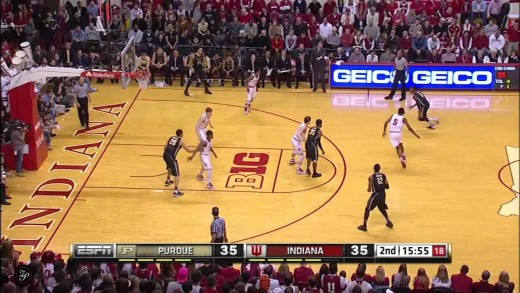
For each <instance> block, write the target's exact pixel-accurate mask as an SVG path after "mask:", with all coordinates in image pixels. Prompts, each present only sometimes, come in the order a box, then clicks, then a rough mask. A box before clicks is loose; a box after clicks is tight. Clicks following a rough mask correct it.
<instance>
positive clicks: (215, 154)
mask: <svg viewBox="0 0 520 293" xmlns="http://www.w3.org/2000/svg"><path fill="white" fill-rule="evenodd" d="M211 152H212V153H213V155H214V156H215V159H216V158H217V153H215V151H214V150H213V148H211Z"/></svg>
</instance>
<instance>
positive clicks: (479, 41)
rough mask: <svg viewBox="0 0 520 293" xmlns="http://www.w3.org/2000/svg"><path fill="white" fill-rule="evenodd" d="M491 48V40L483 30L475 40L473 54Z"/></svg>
mask: <svg viewBox="0 0 520 293" xmlns="http://www.w3.org/2000/svg"><path fill="white" fill-rule="evenodd" d="M487 48H489V38H488V37H486V34H485V33H484V31H483V30H481V31H480V33H479V34H478V35H477V36H476V37H474V38H473V53H474V54H475V52H477V51H480V50H483V49H487Z"/></svg>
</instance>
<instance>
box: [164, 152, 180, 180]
mask: <svg viewBox="0 0 520 293" xmlns="http://www.w3.org/2000/svg"><path fill="white" fill-rule="evenodd" d="M163 159H164V162H165V163H166V169H167V170H170V171H171V172H172V175H173V176H179V175H180V171H179V163H178V162H177V159H175V158H174V157H173V156H172V155H170V154H168V153H164V154H163Z"/></svg>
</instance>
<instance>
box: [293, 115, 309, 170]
mask: <svg viewBox="0 0 520 293" xmlns="http://www.w3.org/2000/svg"><path fill="white" fill-rule="evenodd" d="M310 123H311V116H305V118H304V119H303V123H302V124H300V126H298V129H297V130H296V133H295V134H294V135H293V137H292V138H291V143H292V145H293V152H292V154H291V161H290V162H289V165H290V166H292V165H294V164H296V163H297V164H298V168H297V169H296V173H297V174H300V175H303V174H305V172H303V169H302V163H303V159H304V153H303V143H304V142H305V136H306V133H307V127H308V126H309V124H310ZM296 156H299V157H300V158H299V159H298V162H296V160H295V159H294V158H295V157H296ZM307 169H309V167H307Z"/></svg>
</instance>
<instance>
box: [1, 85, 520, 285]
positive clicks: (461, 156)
mask: <svg viewBox="0 0 520 293" xmlns="http://www.w3.org/2000/svg"><path fill="white" fill-rule="evenodd" d="M99 89H100V91H99V92H97V93H94V94H93V95H92V97H93V103H92V108H91V129H90V130H88V131H84V130H79V128H78V127H79V122H78V119H77V115H76V111H75V110H74V111H71V113H70V114H68V115H65V116H62V117H60V118H59V121H60V124H61V130H59V131H57V134H58V136H57V137H56V138H55V140H54V141H53V145H54V150H53V151H52V152H50V154H49V157H48V159H47V161H46V162H45V164H44V165H43V167H42V168H41V169H40V170H39V171H37V172H30V173H29V174H28V176H27V177H25V178H17V177H9V178H8V180H9V183H8V185H9V193H10V194H11V195H12V196H13V199H12V201H11V202H12V203H13V205H12V206H8V207H4V208H3V209H4V211H3V215H2V216H3V219H2V220H3V221H2V232H3V235H5V236H7V237H9V238H11V239H13V240H16V242H15V244H18V245H17V249H20V250H22V252H23V254H22V259H24V260H26V259H27V258H28V255H29V253H30V251H31V250H37V251H42V250H44V249H52V250H54V251H57V252H61V253H63V254H65V255H66V254H67V253H68V252H69V246H70V244H71V243H74V242H77V243H80V242H87V243H88V242H134V243H138V242H143V243H153V242H158V243H167V242H169V243H182V242H186V243H189V242H208V241H209V224H210V222H211V214H210V209H211V207H213V206H219V207H220V208H221V213H222V216H223V217H225V219H226V221H227V226H228V235H229V238H230V241H234V242H237V241H238V242H248V243H255V242H256V243H274V242H281V243H291V242H293V243H304V242H307V243H313V242H314V243H329V242H330V243H384V242H412V243H413V242H417V243H421V242H422V243H429V242H450V243H452V244H453V246H452V249H453V264H451V265H450V266H448V269H449V273H450V274H451V273H456V272H457V271H458V269H459V268H460V265H462V264H468V265H469V266H470V269H471V273H470V274H471V275H472V276H473V277H475V278H476V277H477V276H479V275H480V272H481V271H482V270H483V269H489V270H491V272H492V279H493V281H496V278H497V277H498V273H499V272H500V271H502V270H506V271H508V272H509V273H510V275H511V278H512V280H513V281H514V282H518V280H519V279H520V278H519V270H518V263H519V256H518V255H519V242H518V238H519V237H518V236H519V235H518V233H519V232H518V231H519V218H518V213H519V211H518V209H519V201H518V196H519V195H518V192H519V184H520V183H519V174H518V170H519V161H518V160H519V155H518V153H519V149H518V147H519V145H518V141H519V137H518V135H519V125H518V120H519V110H518V109H519V99H518V93H507V92H506V93H495V92H482V93H468V92H464V93H457V92H446V91H444V92H425V94H426V95H427V97H429V98H430V103H431V108H430V116H439V117H440V119H441V124H440V125H439V128H438V129H437V130H434V131H432V130H428V129H426V126H427V125H426V124H425V123H423V122H419V121H417V119H416V117H417V112H416V110H414V111H410V112H409V113H407V117H408V118H409V120H410V122H411V125H412V127H414V128H415V129H416V131H417V132H418V134H419V135H420V136H421V139H420V140H419V139H416V138H415V137H413V135H411V134H410V133H409V132H407V131H405V138H404V145H405V148H406V154H407V157H408V168H407V169H406V170H403V169H402V168H401V165H400V162H399V160H398V158H397V156H396V154H395V151H394V149H393V148H392V146H391V145H390V143H389V141H388V139H387V138H382V137H381V133H382V129H383V123H384V121H385V120H386V119H387V118H388V117H389V115H391V114H393V113H395V112H396V111H397V108H398V107H399V106H400V105H401V104H402V103H400V102H387V101H384V100H383V97H384V95H385V94H386V92H376V93H372V92H371V93H370V96H369V97H367V93H366V91H356V90H352V91H346V90H334V91H330V92H329V93H327V94H321V93H319V94H318V93H317V94H312V93H309V92H307V89H305V90H300V91H297V90H285V91H279V90H274V89H273V88H272V87H271V86H270V85H269V86H267V87H266V88H265V89H261V90H260V92H259V94H258V98H257V100H255V101H254V103H253V108H254V109H253V111H252V113H251V114H250V115H249V116H245V115H244V114H243V103H244V99H245V90H244V89H229V88H224V89H222V88H214V94H213V95H212V96H208V95H203V93H202V89H197V88H192V90H191V94H192V97H190V98H186V97H184V96H183V95H182V90H181V89H179V88H178V87H173V88H168V89H164V88H163V89H159V88H153V87H152V88H150V89H148V90H145V91H141V92H138V89H137V87H136V86H135V85H134V86H133V87H130V88H129V89H127V90H122V89H121V88H119V87H118V86H117V85H102V86H100V87H99ZM407 103H410V101H408V102H407ZM408 105H409V104H408ZM206 107H212V108H213V110H214V112H213V117H212V123H213V125H214V126H215V128H214V129H213V131H214V134H215V138H214V147H215V151H216V153H217V154H218V159H213V160H212V162H213V167H214V169H215V172H214V185H215V190H213V191H207V190H205V189H204V183H203V182H199V181H197V180H196V179H195V176H196V174H197V173H198V171H199V169H200V161H199V160H198V158H195V160H194V161H192V162H188V161H187V160H186V158H187V153H186V152H184V151H181V153H180V154H179V162H180V169H181V175H182V177H181V189H182V190H183V191H185V195H184V196H183V197H182V198H173V197H172V192H171V188H164V180H165V176H164V174H165V172H166V170H165V166H164V162H163V160H162V151H163V146H164V143H165V142H166V140H167V138H168V137H169V136H171V135H173V134H174V133H175V130H176V129H177V128H182V129H183V130H184V133H185V137H184V138H185V141H186V142H187V144H188V145H191V146H194V145H195V144H196V143H197V137H196V134H195V122H196V120H197V118H198V117H199V116H200V115H201V114H202V113H203V112H204V109H205V108H206ZM306 115H310V116H312V119H313V121H312V125H314V121H315V120H316V119H318V118H321V119H323V133H324V135H325V139H323V141H322V143H323V147H324V149H325V152H326V153H325V155H324V156H322V157H321V158H320V160H319V167H318V168H319V170H318V171H319V172H320V173H322V174H323V177H321V178H318V179H311V178H309V177H307V176H300V175H297V174H295V168H293V167H291V166H289V165H288V162H289V159H290V156H291V142H290V141H291V140H290V138H291V136H292V135H293V134H294V132H295V131H296V128H297V127H298V124H299V123H301V121H302V120H303V117H304V116H306ZM375 163H379V164H381V166H382V171H383V172H384V173H386V174H387V176H388V178H389V182H390V190H389V191H388V195H387V203H388V205H389V207H390V209H389V214H390V217H391V219H392V221H393V222H394V224H395V227H394V229H392V230H389V229H388V228H386V227H385V225H384V223H385V221H384V219H383V217H382V216H381V215H380V214H379V212H378V211H377V210H375V211H374V212H373V213H372V214H371V217H370V219H369V223H368V229H369V231H368V232H367V233H363V232H360V231H358V230H357V229H356V227H357V226H358V225H360V224H361V223H362V216H363V209H364V207H365V204H366V201H367V199H368V197H369V194H368V193H367V192H366V188H367V177H368V176H369V175H370V174H371V173H372V166H373V165H374V164H375ZM251 170H254V172H255V174H256V175H253V176H247V177H246V176H244V175H243V174H251V173H244V172H251ZM316 266H317V265H316ZM393 266H395V268H394V267H393ZM397 266H398V265H397V264H396V265H386V267H388V269H387V270H388V271H389V272H392V271H394V270H397ZM417 267H418V265H411V266H409V270H410V272H413V273H415V272H416V271H417ZM424 267H425V268H426V269H427V270H428V272H429V274H430V275H434V273H435V270H436V265H424ZM341 268H342V269H346V270H347V272H348V273H349V274H350V273H351V272H353V271H354V269H355V265H354V264H351V265H342V266H341ZM368 269H369V272H371V273H372V271H375V266H374V265H369V268H368ZM315 270H317V267H316V268H315Z"/></svg>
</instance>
